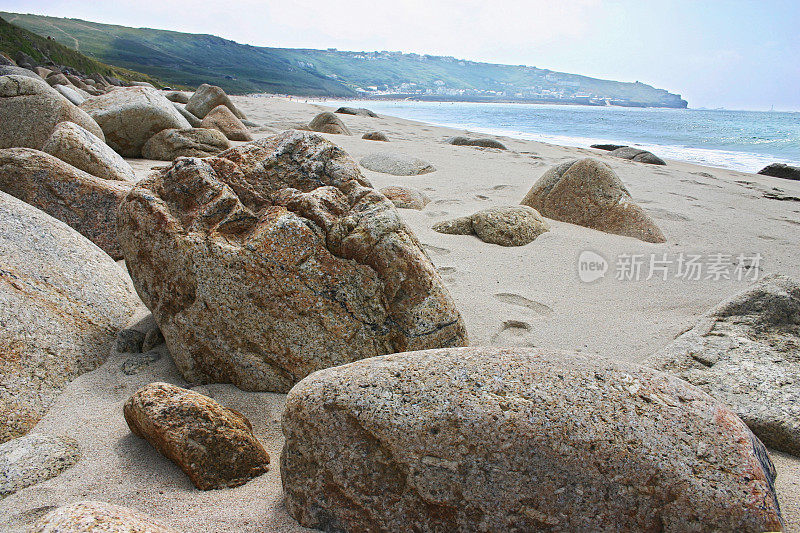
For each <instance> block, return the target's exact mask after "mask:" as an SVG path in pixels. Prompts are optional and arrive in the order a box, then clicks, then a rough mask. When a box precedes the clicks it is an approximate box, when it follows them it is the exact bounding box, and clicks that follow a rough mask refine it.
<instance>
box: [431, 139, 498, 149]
mask: <svg viewBox="0 0 800 533" xmlns="http://www.w3.org/2000/svg"><path fill="white" fill-rule="evenodd" d="M445 142H446V143H447V144H452V145H454V146H478V147H480V148H497V149H499V150H506V149H507V148H506V145H505V144H503V143H501V142H500V141H498V140H497V139H491V138H488V137H481V138H478V139H471V138H469V137H463V136H456V137H450V138H449V139H447V140H446V141H445Z"/></svg>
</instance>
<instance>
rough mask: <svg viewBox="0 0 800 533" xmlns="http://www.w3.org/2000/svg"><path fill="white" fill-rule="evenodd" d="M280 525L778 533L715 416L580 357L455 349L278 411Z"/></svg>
mask: <svg viewBox="0 0 800 533" xmlns="http://www.w3.org/2000/svg"><path fill="white" fill-rule="evenodd" d="M283 434H284V437H285V439H286V440H285V444H284V449H283V453H282V455H281V479H282V481H283V488H284V491H285V492H286V506H287V509H288V511H289V513H290V514H291V515H292V516H293V517H295V518H296V519H297V520H298V521H299V522H300V523H301V524H302V525H304V526H306V527H311V528H316V529H322V530H324V531H541V530H550V531H588V530H593V531H675V532H678V531H752V532H761V531H779V530H781V529H782V527H783V523H782V519H781V514H780V509H779V507H778V503H777V499H776V496H775V492H774V488H773V481H774V479H775V470H774V467H773V465H772V463H771V461H770V459H769V457H768V456H767V452H766V449H765V448H764V446H763V444H761V442H760V441H759V440H758V439H757V438H756V437H755V436H754V435H753V434H752V433H751V432H750V430H749V429H748V428H747V426H745V425H744V424H743V423H742V421H741V420H739V419H738V418H737V417H736V415H735V414H734V413H733V412H732V411H731V410H730V409H729V408H727V407H726V406H725V405H723V404H722V403H720V402H718V401H716V400H714V399H713V398H711V397H710V396H708V395H707V394H705V393H704V392H703V391H701V390H700V389H697V388H695V387H693V386H691V385H689V384H687V383H686V382H684V381H681V380H679V379H677V378H674V377H671V376H668V375H666V374H662V373H660V372H657V371H654V370H651V369H647V368H644V367H640V366H637V365H634V364H628V363H622V362H615V361H612V360H608V359H604V358H600V357H596V356H595V357H592V356H587V355H580V354H573V353H563V352H553V351H543V350H527V351H526V350H522V349H495V348H463V349H447V350H427V351H423V352H412V353H402V354H394V355H388V356H384V357H379V358H374V359H367V360H364V361H357V362H354V363H351V364H348V365H344V366H339V367H335V368H329V369H325V370H321V371H319V372H316V373H314V374H312V375H311V376H309V377H307V378H306V379H304V380H303V381H301V382H300V383H298V384H297V386H295V387H294V388H293V389H292V390H291V392H290V393H289V395H288V397H287V399H286V407H285V412H284V415H283Z"/></svg>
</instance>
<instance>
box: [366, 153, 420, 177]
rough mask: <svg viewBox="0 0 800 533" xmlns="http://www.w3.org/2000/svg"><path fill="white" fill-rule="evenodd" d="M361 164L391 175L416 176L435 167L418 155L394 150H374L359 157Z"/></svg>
mask: <svg viewBox="0 0 800 533" xmlns="http://www.w3.org/2000/svg"><path fill="white" fill-rule="evenodd" d="M360 163H361V166H362V167H364V168H366V169H368V170H372V171H374V172H383V173H384V174H392V175H393V176H416V175H418V174H427V173H428V172H433V171H435V170H436V169H435V168H434V167H433V165H431V164H430V163H428V162H427V161H424V160H422V159H420V158H418V157H413V156H410V155H405V154H398V153H395V152H376V153H373V154H369V155H366V156H364V157H362V158H361V161H360Z"/></svg>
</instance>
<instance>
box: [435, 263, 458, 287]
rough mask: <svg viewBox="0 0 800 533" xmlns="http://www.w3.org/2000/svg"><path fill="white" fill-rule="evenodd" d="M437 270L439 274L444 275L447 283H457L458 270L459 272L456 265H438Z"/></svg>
mask: <svg viewBox="0 0 800 533" xmlns="http://www.w3.org/2000/svg"><path fill="white" fill-rule="evenodd" d="M436 271H437V272H439V275H440V276H442V279H443V280H444V282H445V283H447V284H448V285H453V284H455V282H456V272H458V270H457V269H456V267H449V266H443V267H436Z"/></svg>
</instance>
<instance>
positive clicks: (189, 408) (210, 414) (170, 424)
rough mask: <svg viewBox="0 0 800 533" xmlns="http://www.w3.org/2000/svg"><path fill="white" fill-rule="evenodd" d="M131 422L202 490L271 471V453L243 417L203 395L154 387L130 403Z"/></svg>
mask: <svg viewBox="0 0 800 533" xmlns="http://www.w3.org/2000/svg"><path fill="white" fill-rule="evenodd" d="M124 413H125V421H126V422H127V423H128V426H129V427H130V429H131V431H132V432H133V433H134V434H135V435H136V436H138V437H141V438H144V439H147V441H148V442H149V443H150V444H152V445H153V446H154V447H155V448H156V449H157V450H158V451H159V453H161V454H162V455H164V456H165V457H167V458H169V459H170V460H172V461H173V462H174V463H175V464H177V465H178V466H179V467H180V468H181V470H183V471H184V472H185V473H186V475H188V476H189V479H191V480H192V483H194V485H195V487H197V488H198V489H200V490H211V489H221V488H225V487H237V486H239V485H243V484H244V483H247V482H248V481H249V480H250V479H252V478H254V477H256V476H259V475H261V474H263V473H264V472H266V471H267V469H268V468H269V455H268V454H267V452H266V450H264V447H263V446H262V445H261V443H260V442H258V439H256V438H255V436H253V428H252V426H251V425H250V422H249V421H248V420H247V418H245V417H244V415H242V414H241V413H238V412H236V411H233V410H231V409H226V408H225V407H223V406H221V405H220V404H219V403H217V402H215V401H214V400H212V399H211V398H209V397H207V396H203V395H202V394H200V393H197V392H194V391H191V390H187V389H182V388H180V387H176V386H175V385H171V384H169V383H151V384H150V385H147V386H146V387H143V388H141V389H139V390H138V391H137V392H136V393H135V394H134V395H133V396H131V397H130V398H129V399H128V401H127V402H125V408H124Z"/></svg>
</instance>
